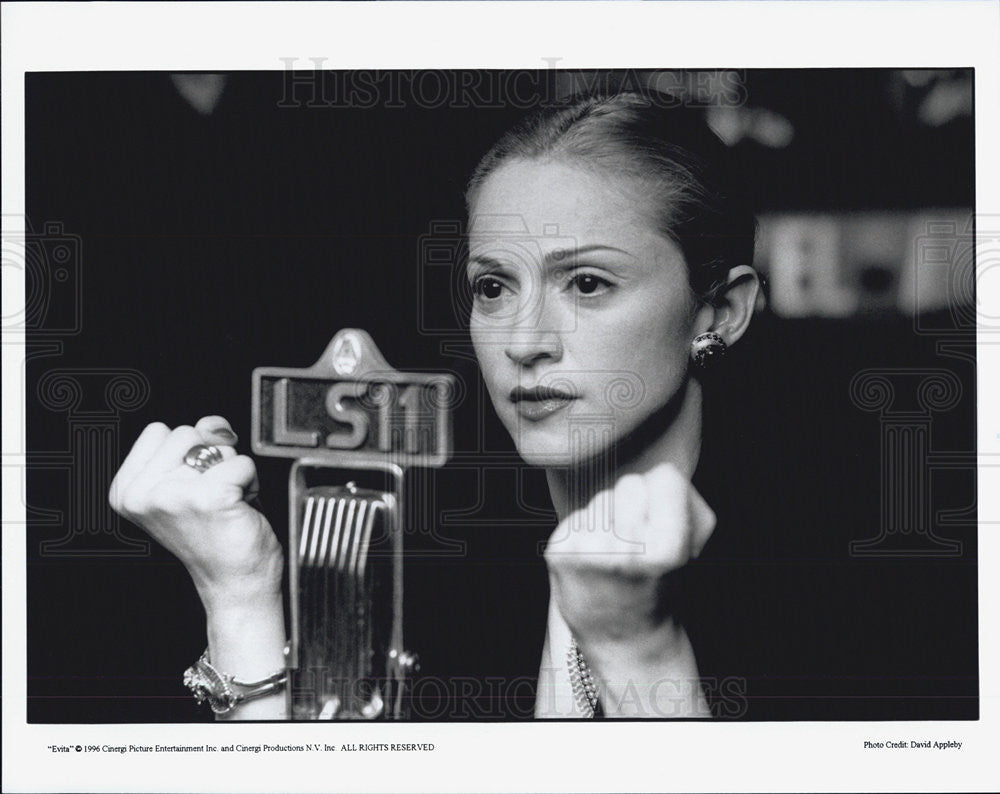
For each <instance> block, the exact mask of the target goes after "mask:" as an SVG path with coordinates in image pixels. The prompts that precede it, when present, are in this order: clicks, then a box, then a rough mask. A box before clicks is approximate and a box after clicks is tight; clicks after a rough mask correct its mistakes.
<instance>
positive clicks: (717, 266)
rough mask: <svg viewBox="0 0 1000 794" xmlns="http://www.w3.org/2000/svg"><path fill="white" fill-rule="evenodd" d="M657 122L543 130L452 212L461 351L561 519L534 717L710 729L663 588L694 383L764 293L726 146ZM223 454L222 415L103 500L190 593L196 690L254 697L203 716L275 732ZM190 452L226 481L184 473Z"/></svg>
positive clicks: (244, 494) (513, 147)
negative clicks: (204, 686)
mask: <svg viewBox="0 0 1000 794" xmlns="http://www.w3.org/2000/svg"><path fill="white" fill-rule="evenodd" d="M668 108H669V103H661V102H652V101H650V100H649V99H648V98H644V97H642V96H639V95H635V94H619V95H613V96H592V97H583V98H578V99H574V100H571V101H569V102H567V103H565V104H563V105H559V106H556V107H549V108H545V109H542V110H540V111H538V112H537V113H536V114H534V115H532V116H531V117H529V118H528V119H526V120H525V121H524V122H523V123H522V124H521V125H519V126H517V127H516V128H514V129H513V130H511V131H510V132H509V133H507V134H506V135H505V136H504V137H503V138H502V139H501V140H500V141H499V142H498V143H497V144H496V145H495V146H494V147H493V148H492V149H491V151H490V152H489V153H488V154H487V155H486V156H485V157H484V158H483V160H482V162H481V163H480V165H479V167H478V168H477V170H476V172H475V174H474V175H473V177H472V180H471V181H470V185H469V189H468V193H467V200H468V210H469V216H470V226H469V263H468V278H469V282H470V285H471V288H472V292H473V295H474V302H473V308H472V313H471V317H470V330H471V334H472V340H473V343H474V347H475V350H476V354H477V357H478V359H479V362H480V365H481V369H482V372H483V377H484V379H485V382H486V385H487V388H488V391H489V394H490V397H491V399H492V402H493V405H494V407H495V408H496V410H497V413H498V414H499V416H500V419H501V421H502V422H503V424H504V425H505V427H506V428H507V430H508V431H509V432H510V433H511V435H512V437H513V439H514V441H515V444H516V445H517V448H518V451H519V453H520V454H521V456H522V457H523V458H524V459H525V460H526V461H527V462H528V463H529V464H532V465H537V466H541V467H543V468H544V469H545V472H546V477H547V481H548V485H549V490H550V493H551V497H552V501H553V504H554V506H555V508H556V511H557V513H558V516H559V525H558V527H557V528H556V531H555V533H554V534H553V536H552V538H551V539H550V541H549V544H548V547H547V550H546V552H545V561H546V564H547V565H548V569H549V575H550V580H551V593H552V596H551V599H550V605H549V617H548V630H547V636H546V640H545V648H544V651H543V655H542V660H541V665H540V675H539V682H538V697H537V702H536V708H535V713H536V716H540V717H546V716H556V717H564V716H589V715H592V714H594V713H604V714H605V715H607V716H621V717H642V716H650V717H700V716H708V714H709V712H708V708H707V705H706V701H705V697H704V693H703V692H702V691H701V688H700V687H699V686H698V685H697V683H696V682H697V680H698V669H697V664H696V661H695V656H694V652H693V650H692V647H691V643H690V640H689V639H688V636H687V633H686V631H685V628H684V626H683V624H682V622H681V620H680V617H679V613H678V612H677V610H676V609H675V608H674V606H675V604H674V599H673V595H672V593H674V588H673V587H672V580H673V578H674V576H675V575H676V573H677V572H678V571H680V570H681V569H682V568H683V567H684V566H685V564H686V563H687V562H688V561H689V560H690V559H691V558H693V557H695V556H697V554H698V553H699V551H700V550H701V548H702V546H703V545H704V543H705V542H706V540H707V539H708V536H709V534H710V533H711V531H712V528H713V525H714V516H713V515H712V512H711V510H710V508H709V507H708V506H707V505H706V504H705V503H704V501H703V500H702V499H701V497H700V496H699V495H698V494H697V492H695V490H694V489H693V488H692V487H691V485H690V479H691V477H692V475H693V473H694V470H695V467H696V465H697V463H698V457H699V450H700V444H701V423H702V417H701V406H702V384H701V380H700V374H699V367H701V366H706V365H709V364H710V363H711V362H712V360H714V359H716V358H718V357H719V356H720V355H721V354H722V353H723V352H724V351H725V349H726V347H727V346H731V345H732V344H734V343H735V342H737V341H738V340H739V339H740V337H741V336H742V335H743V333H744V332H745V330H746V328H747V326H748V324H749V322H750V319H751V316H752V314H753V309H754V306H755V304H756V300H757V295H758V291H759V281H758V278H757V276H756V273H755V271H754V270H753V269H752V267H751V262H752V256H753V246H754V229H755V223H754V220H753V217H752V215H751V214H750V213H749V212H747V211H746V209H745V207H744V206H743V204H742V203H741V202H740V201H739V199H738V198H737V195H736V193H735V191H734V189H733V187H732V185H731V184H730V181H729V179H730V177H729V175H728V174H727V172H726V167H725V159H726V152H725V149H724V147H723V146H722V144H721V143H720V142H719V141H718V140H717V139H716V138H715V137H714V136H713V135H712V134H711V132H709V131H708V130H707V128H705V127H704V126H703V125H702V123H701V120H700V119H698V118H694V117H692V115H691V113H690V112H689V111H681V110H671V109H668ZM235 442H236V436H235V434H234V433H233V430H232V428H231V427H230V426H229V425H228V423H227V422H226V421H225V420H224V419H222V418H220V417H206V418H203V419H202V420H200V421H199V422H198V423H197V424H196V425H195V426H194V427H178V428H175V429H173V430H170V429H169V428H167V427H166V426H164V425H162V424H154V425H150V426H149V427H147V428H146V430H145V431H144V432H143V433H142V435H141V436H140V437H139V439H138V440H137V441H136V443H135V445H134V447H133V449H132V451H131V452H130V454H129V456H128V457H127V459H126V460H125V462H124V463H123V465H122V467H121V470H120V471H119V472H118V474H117V476H116V478H115V481H114V483H113V484H112V488H111V502H112V505H113V506H114V508H115V509H116V510H117V511H119V512H120V513H121V514H122V515H124V516H126V517H128V518H130V519H131V520H133V521H135V522H137V523H139V524H140V525H142V526H143V527H145V528H146V529H147V531H149V532H150V534H151V535H153V536H154V537H155V538H156V539H157V540H159V541H160V542H161V543H163V544H164V545H165V546H166V547H167V548H168V549H169V550H171V551H172V552H173V553H174V554H176V555H177V556H178V557H179V558H180V559H181V561H182V562H183V563H184V564H185V566H186V567H187V568H188V570H189V572H190V573H191V576H192V579H193V580H194V583H195V586H196V588H197V590H198V593H199V595H200V597H201V599H202V602H203V604H204V606H205V611H206V616H207V619H208V640H209V650H208V657H209V658H210V660H211V662H210V665H209V664H208V663H207V662H205V663H203V664H202V672H203V673H204V674H205V675H209V676H211V675H214V674H215V671H224V672H226V673H230V674H235V675H236V677H237V679H238V680H240V681H244V682H255V683H256V682H265V683H263V685H262V689H263V691H264V692H265V694H262V695H258V694H257V693H254V694H255V696H254V697H252V698H250V699H247V700H246V701H244V702H241V703H240V704H239V705H238V706H237V707H235V708H232V709H230V710H228V711H226V713H225V714H224V715H222V716H224V717H227V718H238V719H280V718H284V717H285V716H286V715H285V713H284V696H283V695H282V694H281V693H279V692H272V691H271V689H273V687H272V688H271V689H269V685H268V684H267V683H266V682H267V680H268V679H269V677H270V676H271V675H272V674H273V673H275V671H278V670H280V669H281V668H282V667H283V658H282V648H283V646H284V643H285V628H284V625H283V617H282V596H281V573H282V568H283V560H282V555H281V549H280V546H279V544H278V542H277V540H276V538H275V536H274V533H273V531H272V530H271V527H270V526H269V524H268V522H267V520H266V518H265V517H264V516H263V515H262V514H261V513H259V512H258V511H256V510H254V509H253V508H252V507H250V506H249V504H248V503H247V499H248V497H249V496H250V495H251V494H252V493H253V492H254V482H255V470H254V465H253V462H252V461H251V460H250V459H249V458H248V457H246V456H242V455H238V454H237V453H236V451H235V449H234V446H233V445H234V444H235ZM198 445H214V446H216V447H218V449H219V450H220V456H221V461H219V462H216V461H213V460H206V459H205V457H204V454H203V456H202V458H201V459H198V458H197V454H196V455H195V457H194V458H192V457H191V455H190V454H189V451H190V450H192V448H193V447H196V446H198ZM186 456H187V457H188V461H187V463H185V457H186ZM210 464H214V465H210ZM567 659H568V661H569V664H567V663H566V660H567ZM267 692H270V694H266V693H267Z"/></svg>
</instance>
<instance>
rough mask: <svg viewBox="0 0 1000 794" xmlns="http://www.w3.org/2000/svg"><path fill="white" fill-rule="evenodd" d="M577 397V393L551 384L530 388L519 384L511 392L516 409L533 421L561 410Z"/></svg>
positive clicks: (522, 415) (511, 398) (523, 416)
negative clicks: (555, 387) (553, 386)
mask: <svg viewBox="0 0 1000 794" xmlns="http://www.w3.org/2000/svg"><path fill="white" fill-rule="evenodd" d="M575 399H577V396H576V395H575V394H571V393H570V392H567V391H563V390H562V389H554V388H552V387H551V386H535V387H533V388H530V389H526V388H524V387H523V386H518V387H517V388H515V389H512V390H511V392H510V401H511V402H512V403H514V409H515V410H516V411H517V413H518V414H519V415H520V416H521V417H522V418H524V419H527V420H529V421H532V422H538V421H540V420H542V419H545V418H546V417H547V416H551V415H552V414H554V413H556V412H557V411H561V410H562V409H563V408H565V407H566V406H567V405H569V404H570V403H571V402H573V400H575Z"/></svg>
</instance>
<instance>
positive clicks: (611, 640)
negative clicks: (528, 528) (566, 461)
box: [545, 464, 715, 714]
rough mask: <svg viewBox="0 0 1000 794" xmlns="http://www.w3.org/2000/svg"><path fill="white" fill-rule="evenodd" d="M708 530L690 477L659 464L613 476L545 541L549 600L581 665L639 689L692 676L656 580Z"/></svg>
mask: <svg viewBox="0 0 1000 794" xmlns="http://www.w3.org/2000/svg"><path fill="white" fill-rule="evenodd" d="M714 527H715V515H714V514H713V513H712V511H711V509H710V508H709V507H708V505H707V504H705V502H704V501H703V500H702V499H701V497H700V496H699V495H698V493H697V492H696V491H695V490H694V489H693V488H692V486H691V484H690V482H688V480H687V479H686V478H685V477H684V476H683V475H682V474H680V472H678V471H677V469H676V468H674V467H673V466H671V465H669V464H661V465H659V466H657V467H656V468H654V469H652V470H650V471H649V472H646V473H644V474H628V475H625V476H623V477H621V478H620V479H619V480H618V481H617V482H616V483H615V485H614V487H613V488H610V489H608V490H605V491H602V492H600V493H599V494H597V496H595V497H594V498H593V499H591V501H590V502H589V503H588V504H587V505H586V506H585V507H583V508H581V509H579V510H577V511H575V512H573V513H571V514H570V515H568V516H567V517H566V518H565V519H564V520H563V521H562V522H560V524H559V526H558V527H557V528H556V531H555V532H554V533H553V535H552V537H551V538H550V539H549V544H548V547H547V548H546V551H545V560H546V563H547V564H548V568H549V575H550V580H551V583H552V596H553V598H554V599H555V603H556V605H557V606H558V608H559V611H560V612H561V614H562V617H563V619H564V620H565V621H566V623H567V624H568V626H569V628H570V630H571V631H572V632H573V636H574V637H575V638H576V641H577V643H578V645H579V647H580V648H581V650H582V652H583V653H584V656H585V657H586V659H587V661H588V663H590V664H591V665H592V666H593V667H594V668H596V670H597V672H598V673H599V674H600V675H601V676H602V677H603V678H604V679H611V683H612V684H615V685H618V686H619V688H620V689H622V691H624V688H625V687H626V686H628V685H629V684H630V683H631V684H635V683H637V682H638V681H640V680H641V681H644V682H645V684H644V686H645V689H644V690H642V691H643V692H646V691H649V688H650V686H652V685H654V684H655V683H656V681H657V680H658V679H660V678H663V677H666V676H673V677H674V678H677V677H678V676H683V677H685V678H693V677H696V675H697V671H696V669H695V668H694V662H693V655H692V654H691V650H690V644H689V643H688V641H687V636H686V634H685V633H684V632H683V627H681V626H679V625H678V624H677V623H676V621H675V615H674V613H673V606H674V605H673V604H671V603H669V597H668V595H667V594H668V592H669V588H667V587H665V585H666V583H667V581H668V578H669V577H670V576H671V574H673V573H674V572H675V571H677V570H678V569H679V568H681V567H682V566H684V565H685V564H686V563H687V562H688V561H689V560H691V559H692V558H694V557H696V556H698V554H699V553H700V552H701V550H702V548H703V547H704V545H705V543H706V542H707V541H708V538H709V537H710V535H711V533H712V530H713V529H714ZM612 688H613V687H612ZM606 694H607V693H606ZM620 694H621V693H619V695H620ZM692 708H693V709H694V710H693V711H692V712H691V713H692V714H693V713H696V712H697V709H699V708H700V704H695V706H694V707H692Z"/></svg>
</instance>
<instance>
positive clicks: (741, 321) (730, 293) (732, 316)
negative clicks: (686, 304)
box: [705, 265, 760, 347]
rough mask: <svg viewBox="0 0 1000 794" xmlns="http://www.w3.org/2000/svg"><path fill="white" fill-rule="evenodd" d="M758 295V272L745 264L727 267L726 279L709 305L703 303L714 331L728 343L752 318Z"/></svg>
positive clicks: (739, 333) (735, 339)
mask: <svg viewBox="0 0 1000 794" xmlns="http://www.w3.org/2000/svg"><path fill="white" fill-rule="evenodd" d="M759 295H760V276H759V275H758V274H757V271H756V270H754V269H753V268H752V267H750V266H749V265H739V266H738V267H734V268H731V269H730V271H729V276H728V277H727V279H726V283H725V284H724V285H723V286H722V288H721V289H719V290H717V291H716V293H715V297H714V300H713V301H712V304H711V306H706V307H705V313H706V314H709V316H710V320H709V322H710V323H711V324H710V326H709V327H708V328H706V329H705V330H706V331H714V332H715V333H717V334H718V335H719V336H721V337H722V339H723V341H725V343H726V346H727V347H732V346H733V345H734V344H735V343H736V342H738V341H739V340H740V337H742V336H743V334H744V333H745V332H746V330H747V327H748V326H749V325H750V320H752V319H753V314H754V311H755V309H756V307H757V297H758V296H759Z"/></svg>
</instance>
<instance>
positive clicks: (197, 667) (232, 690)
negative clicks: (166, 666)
mask: <svg viewBox="0 0 1000 794" xmlns="http://www.w3.org/2000/svg"><path fill="white" fill-rule="evenodd" d="M287 682H288V671H287V670H279V671H278V672H277V673H274V674H273V675H270V676H268V677H267V678H262V679H261V680H260V681H250V682H247V681H237V680H236V679H235V678H234V677H233V676H231V675H226V674H225V673H220V672H219V671H218V670H216V669H215V668H214V667H213V666H212V663H211V662H210V661H209V659H208V648H206V649H205V652H204V653H203V654H202V655H201V658H200V659H199V660H198V661H197V662H195V663H194V664H193V665H191V666H190V667H189V668H188V669H187V670H185V671H184V686H186V687H187V688H188V689H190V690H191V692H192V693H193V694H194V699H195V700H197V701H198V703H204V702H205V701H206V700H207V701H208V705H209V706H211V707H212V711H214V712H215V713H216V714H228V713H229V712H230V711H232V710H233V709H234V708H236V707H237V706H238V705H240V704H241V703H245V702H246V701H248V700H253V699H254V698H259V697H263V696H264V695H270V694H272V693H274V692H280V691H281V690H282V689H283V688H284V686H285V684H286V683H287Z"/></svg>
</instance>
